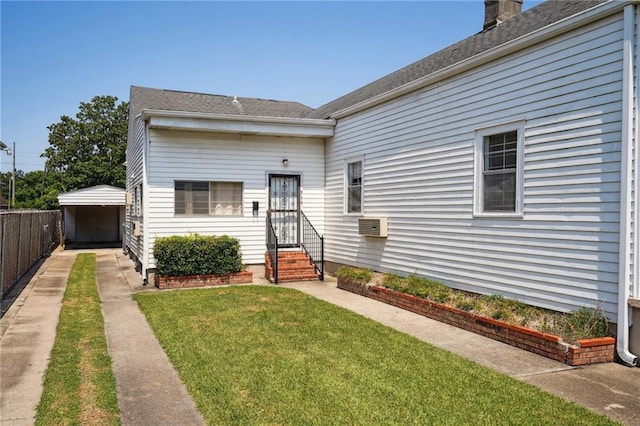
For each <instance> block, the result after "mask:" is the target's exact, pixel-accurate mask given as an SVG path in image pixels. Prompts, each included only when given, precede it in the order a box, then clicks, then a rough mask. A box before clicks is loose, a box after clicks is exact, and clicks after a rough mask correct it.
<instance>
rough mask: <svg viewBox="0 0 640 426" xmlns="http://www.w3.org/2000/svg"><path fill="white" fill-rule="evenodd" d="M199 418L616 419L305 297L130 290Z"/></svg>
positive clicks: (362, 421)
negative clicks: (150, 292) (190, 396)
mask: <svg viewBox="0 0 640 426" xmlns="http://www.w3.org/2000/svg"><path fill="white" fill-rule="evenodd" d="M136 300H137V301H138V303H139V305H140V307H141V308H142V310H143V312H144V313H145V315H146V316H147V318H148V320H149V322H150V324H151V326H152V328H153V329H154V331H155V333H156V335H157V336H158V338H159V340H160V342H161V344H162V346H163V347H164V349H165V351H166V352H167V354H168V356H169V358H170V359H171V361H172V363H173V365H174V366H175V367H176V369H177V370H178V372H179V374H180V376H181V378H182V380H183V381H184V382H185V384H186V386H187V389H188V391H189V392H190V394H191V395H192V396H193V397H194V399H195V401H196V404H197V406H198V408H199V410H200V411H201V412H202V414H203V415H204V417H205V419H206V420H207V422H208V423H209V424H212V425H217V424H247V425H254V424H287V425H291V424H294V425H299V424H305V425H307V424H308V425H315V424H331V425H342V424H350V425H372V424H399V425H406V424H437V425H441V424H450V425H461V424H469V425H478V424H502V425H514V424H526V425H529V424H590V425H597V424H614V423H613V422H612V421H611V420H608V419H607V418H605V417H602V416H600V415H597V414H595V413H593V412H590V411H588V410H586V409H584V408H582V407H579V406H577V405H575V404H573V403H570V402H567V401H564V400H562V399H560V398H558V397H556V396H553V395H551V394H548V393H546V392H543V391H541V390H540V389H538V388H536V387H533V386H531V385H528V384H526V383H523V382H520V381H517V380H515V379H512V378H510V377H508V376H505V375H501V374H499V373H496V372H494V371H492V370H490V369H487V368H484V367H482V366H479V365H477V364H474V363H472V362H470V361H468V360H466V359H463V358H461V357H458V356H456V355H453V354H451V353H448V352H445V351H443V350H440V349H438V348H435V347H433V346H431V345H428V344H426V343H424V342H421V341H419V340H417V339H415V338H413V337H410V336H408V335H405V334H402V333H399V332H397V331H395V330H393V329H390V328H388V327H385V326H382V325H380V324H378V323H376V322H374V321H371V320H368V319H366V318H363V317H361V316H359V315H357V314H355V313H352V312H350V311H347V310H344V309H341V308H338V307H336V306H334V305H330V304H328V303H325V302H323V301H320V300H318V299H315V298H313V297H311V296H308V295H305V294H303V293H300V292H297V291H295V290H289V289H284V288H278V287H267V286H265V287H260V286H242V287H228V288H218V289H206V290H195V291H193V290H192V291H180V292H167V293H156V294H139V295H137V296H136Z"/></svg>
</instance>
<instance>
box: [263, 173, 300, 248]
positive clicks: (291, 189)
mask: <svg viewBox="0 0 640 426" xmlns="http://www.w3.org/2000/svg"><path fill="white" fill-rule="evenodd" d="M269 211H270V212H271V223H272V224H273V227H274V229H275V231H276V235H277V237H278V245H279V246H280V247H297V246H299V245H300V226H299V225H300V176H298V175H269Z"/></svg>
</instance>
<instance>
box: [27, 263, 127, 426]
mask: <svg viewBox="0 0 640 426" xmlns="http://www.w3.org/2000/svg"><path fill="white" fill-rule="evenodd" d="M95 272H96V256H95V254H80V255H78V257H77V258H76V261H75V263H74V265H73V269H72V270H71V274H70V275H69V279H68V281H67V289H66V291H65V294H64V299H63V302H62V310H61V312H60V320H59V323H58V328H57V331H56V340H55V342H54V345H53V349H52V351H51V360H50V361H49V367H48V369H47V373H46V376H45V380H44V391H43V394H42V398H41V400H40V404H39V405H38V408H37V414H36V425H87V424H91V425H118V424H120V417H119V411H118V403H117V399H116V386H115V378H114V376H113V373H112V371H111V358H109V354H108V352H107V343H106V339H105V335H104V322H103V319H102V311H101V307H100V297H99V295H98V289H97V286H96V279H95Z"/></svg>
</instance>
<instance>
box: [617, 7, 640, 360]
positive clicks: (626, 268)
mask: <svg viewBox="0 0 640 426" xmlns="http://www.w3.org/2000/svg"><path fill="white" fill-rule="evenodd" d="M634 9H635V7H634V6H633V5H627V6H625V8H624V34H623V46H622V49H623V58H622V140H621V147H620V154H621V157H622V158H621V164H620V166H621V171H620V245H619V247H620V248H619V259H618V321H617V323H618V326H617V336H616V350H617V352H618V357H620V360H621V361H622V362H624V363H625V364H627V365H632V366H633V365H636V363H637V361H638V358H637V357H636V356H635V355H634V354H632V353H631V352H629V278H630V270H631V265H630V257H629V256H630V253H631V235H630V230H631V214H632V212H633V210H632V206H631V203H632V194H631V189H632V187H631V179H632V177H633V175H632V172H633V170H632V161H631V156H632V154H633V145H632V142H633V126H634V123H633V117H634V114H635V108H633V99H634V96H633V33H634V21H635V17H634V15H635V10H634ZM637 207H638V206H636V208H637ZM635 249H636V250H637V247H636V248H635ZM636 279H637V277H636Z"/></svg>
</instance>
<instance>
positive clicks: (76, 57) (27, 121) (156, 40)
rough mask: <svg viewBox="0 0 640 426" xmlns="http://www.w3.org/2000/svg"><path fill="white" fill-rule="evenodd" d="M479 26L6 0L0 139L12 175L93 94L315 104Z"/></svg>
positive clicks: (434, 9)
mask: <svg viewBox="0 0 640 426" xmlns="http://www.w3.org/2000/svg"><path fill="white" fill-rule="evenodd" d="M537 3H539V2H538V1H532V0H525V2H524V9H527V8H529V7H532V6H533V5H535V4H537ZM483 18H484V2H483V0H468V1H453V0H450V1H413V2H401V1H386V2H381V1H378V2H363V1H358V2H343V1H333V2H328V1H324V2H307V1H298V2H294V1H291V2H270V1H262V2H244V1H236V2H217V1H209V2H204V1H201V2H150V1H149V2H148V1H141V2H125V1H116V2H31V1H15V2H14V1H4V0H3V1H1V2H0V37H1V41H0V43H1V45H0V47H1V56H0V60H1V63H0V71H1V74H0V90H1V92H0V99H1V104H0V106H1V112H0V118H1V122H0V140H2V141H3V142H5V143H6V144H7V145H11V144H13V143H14V142H15V144H16V151H17V156H16V168H17V169H20V170H24V171H31V170H38V169H39V170H42V169H43V167H44V159H42V158H40V154H41V153H42V152H43V151H44V150H45V149H46V148H47V146H48V145H49V144H48V134H49V132H48V130H47V126H49V125H50V124H52V123H55V122H58V121H59V119H60V116H62V115H69V116H75V114H76V112H77V110H78V106H79V104H80V102H89V101H90V100H91V98H92V97H94V96H96V95H113V96H117V97H118V99H119V100H124V101H128V98H129V87H130V86H131V85H138V86H146V87H156V88H165V89H174V90H185V91H193V92H203V93H216V94H222V95H231V96H246V97H257V98H266V99H280V100H291V101H298V102H301V103H303V104H306V105H308V106H310V107H313V108H317V107H319V106H320V105H322V104H324V103H326V102H328V101H330V100H332V99H335V98H337V97H339V96H341V95H343V94H346V93H348V92H350V91H352V90H354V89H357V88H358V87H360V86H362V85H364V84H366V83H369V82H371V81H373V80H375V79H377V78H379V77H382V76H384V75H386V74H388V73H390V72H392V71H395V70H396V69H399V68H401V67H403V66H405V65H408V64H410V63H412V62H414V61H416V60H418V59H421V58H423V57H425V56H427V55H429V54H431V53H433V52H436V51H438V50H440V49H441V48H444V47H446V46H448V45H450V44H452V43H455V42H457V41H459V40H461V39H463V38H465V37H468V36H470V35H473V34H475V33H477V32H479V31H480V30H481V29H482V22H483ZM0 156H1V157H2V160H0V161H1V163H2V164H1V167H2V171H3V172H7V171H9V170H10V164H11V157H7V156H6V155H4V153H0Z"/></svg>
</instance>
